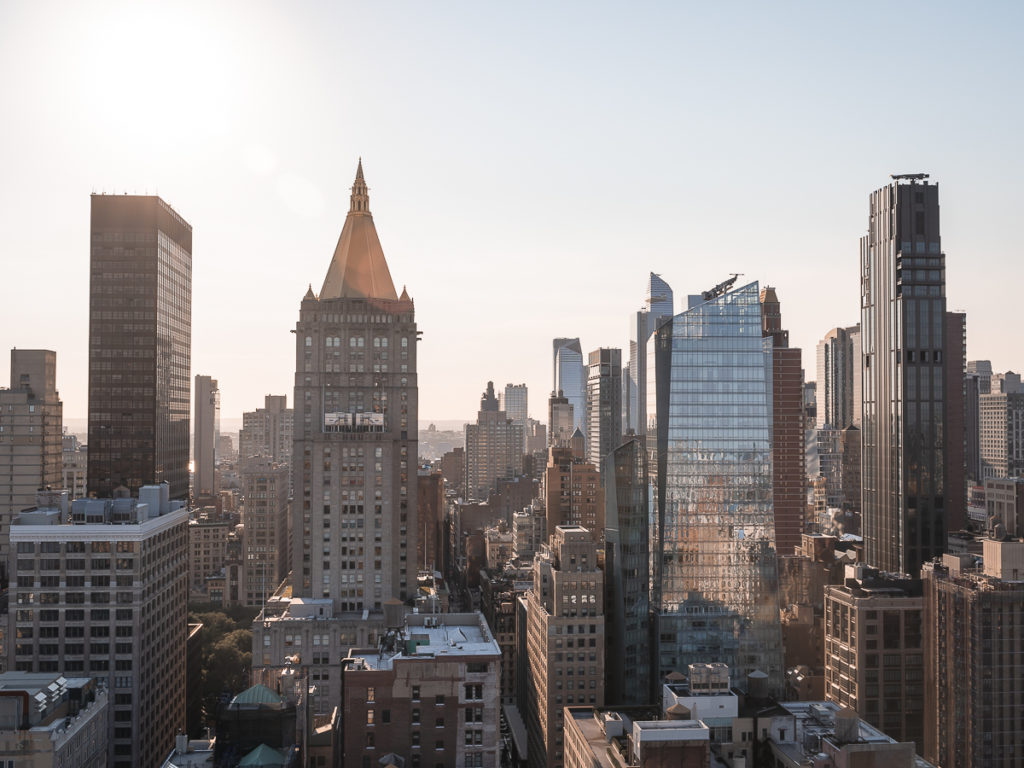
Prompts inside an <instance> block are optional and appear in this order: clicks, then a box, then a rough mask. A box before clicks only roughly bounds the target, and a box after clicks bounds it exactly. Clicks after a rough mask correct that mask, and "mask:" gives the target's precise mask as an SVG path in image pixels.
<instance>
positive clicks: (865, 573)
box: [825, 565, 924, 751]
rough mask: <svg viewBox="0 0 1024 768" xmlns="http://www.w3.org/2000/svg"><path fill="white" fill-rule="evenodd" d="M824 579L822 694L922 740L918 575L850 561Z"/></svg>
mask: <svg viewBox="0 0 1024 768" xmlns="http://www.w3.org/2000/svg"><path fill="white" fill-rule="evenodd" d="M846 570H847V578H846V580H845V583H844V584H842V585H831V586H826V587H825V698H826V699H828V700H829V701H834V702H836V703H837V704H839V705H840V706H843V707H850V708H851V709H854V710H856V711H857V712H858V713H859V714H860V715H862V716H863V717H864V719H865V720H867V721H868V722H869V723H871V724H872V725H873V726H875V727H876V728H880V729H881V730H883V731H885V732H886V733H887V734H889V735H890V736H892V737H893V738H894V739H896V740H897V741H913V742H914V743H915V744H916V745H917V750H918V751H921V750H922V749H923V748H924V738H923V737H924V730H923V729H924V721H923V715H924V711H923V706H922V703H921V702H922V696H923V693H924V656H923V654H924V642H923V634H922V630H923V627H922V610H923V607H924V602H923V598H922V596H921V581H920V579H910V578H907V577H904V576H894V575H892V574H886V573H884V572H881V571H877V570H875V569H872V568H867V567H865V566H863V565H851V566H847V568H846Z"/></svg>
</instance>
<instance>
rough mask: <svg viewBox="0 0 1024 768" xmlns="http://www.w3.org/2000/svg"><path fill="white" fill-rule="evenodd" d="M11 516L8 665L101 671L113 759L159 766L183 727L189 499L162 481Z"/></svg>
mask: <svg viewBox="0 0 1024 768" xmlns="http://www.w3.org/2000/svg"><path fill="white" fill-rule="evenodd" d="M40 502H41V503H40V505H39V506H38V508H33V509H32V510H30V511H27V512H23V513H22V514H21V515H20V516H19V517H18V519H17V520H16V522H15V524H14V525H12V526H11V547H12V549H13V550H14V551H15V553H16V554H15V555H14V556H13V557H12V562H13V563H14V569H15V571H14V572H13V573H12V574H11V576H12V578H11V588H10V601H11V607H12V610H11V611H10V613H9V614H8V632H7V636H8V637H10V638H18V639H17V640H16V641H15V642H12V643H10V644H9V647H8V669H11V670H16V671H18V672H49V673H60V674H62V675H64V676H65V677H74V676H82V675H87V676H90V677H97V678H101V679H104V680H105V681H106V684H107V688H108V690H109V691H110V695H111V702H110V704H111V715H110V729H109V731H108V733H107V739H108V744H109V746H110V750H109V753H108V759H109V763H108V765H109V766H110V768H135V767H136V766H141V765H159V764H160V762H161V760H163V758H164V757H165V756H166V755H167V754H168V753H169V752H170V751H171V749H172V748H173V747H174V735H175V734H176V733H177V732H179V731H184V729H185V690H186V688H185V642H186V631H187V629H188V622H187V619H186V605H187V600H188V594H187V591H188V530H187V528H188V510H187V508H186V507H185V506H184V503H183V502H181V501H171V500H170V499H169V488H168V486H167V485H166V484H162V485H159V486H146V487H143V488H141V489H140V490H139V499H138V500H136V499H129V498H120V499H77V500H76V501H74V502H72V503H71V507H70V513H71V520H72V522H71V523H67V522H65V520H66V519H67V517H68V511H69V510H68V503H67V496H66V494H65V493H63V492H61V493H57V492H54V493H50V494H42V495H41V496H40Z"/></svg>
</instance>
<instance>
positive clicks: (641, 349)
mask: <svg viewBox="0 0 1024 768" xmlns="http://www.w3.org/2000/svg"><path fill="white" fill-rule="evenodd" d="M673 302H674V299H673V296H672V288H671V287H670V286H669V284H668V283H666V282H665V281H664V280H662V279H661V276H660V275H656V274H654V273H653V272H651V273H650V275H648V278H647V296H646V298H645V299H644V308H643V309H641V310H638V311H637V312H636V314H635V315H634V316H633V317H631V318H630V330H631V334H630V337H631V338H630V341H629V362H628V363H627V364H626V366H625V369H626V373H625V375H624V377H623V382H624V384H623V389H622V410H623V412H624V418H623V434H628V433H629V431H630V430H633V433H634V434H637V435H642V434H645V432H646V429H647V424H646V419H647V342H648V341H649V340H650V338H651V334H652V333H654V331H655V329H656V328H657V327H658V325H659V323H661V322H662V321H664V320H667V319H669V318H670V317H672V315H673V314H675V312H674V311H673V309H672V307H673V306H674V304H673Z"/></svg>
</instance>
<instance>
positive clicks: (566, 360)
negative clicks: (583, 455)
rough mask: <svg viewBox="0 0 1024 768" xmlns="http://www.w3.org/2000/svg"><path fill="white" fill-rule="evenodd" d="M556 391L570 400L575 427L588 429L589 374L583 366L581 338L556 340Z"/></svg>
mask: <svg viewBox="0 0 1024 768" xmlns="http://www.w3.org/2000/svg"><path fill="white" fill-rule="evenodd" d="M553 346H554V357H553V359H554V391H555V392H560V393H561V394H562V395H563V396H564V397H565V398H567V399H568V400H569V405H571V406H572V412H573V428H574V429H575V428H576V427H579V428H580V429H583V430H585V429H586V424H585V420H586V412H587V411H586V388H587V374H586V372H585V371H584V368H583V348H582V347H581V346H580V340H579V339H555V341H554V345H553Z"/></svg>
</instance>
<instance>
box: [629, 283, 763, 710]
mask: <svg viewBox="0 0 1024 768" xmlns="http://www.w3.org/2000/svg"><path fill="white" fill-rule="evenodd" d="M730 285H731V281H726V283H724V284H722V285H720V286H716V288H715V289H712V290H711V291H708V292H706V293H704V294H702V295H700V296H693V297H691V298H690V308H689V309H688V310H687V311H685V312H682V313H680V314H678V315H676V316H675V317H673V318H672V319H671V321H666V322H664V323H662V324H661V325H660V326H659V327H658V329H657V331H655V333H654V335H653V336H652V337H651V341H650V345H649V348H648V352H647V363H648V373H647V382H648V388H649V395H648V398H647V407H648V418H647V424H648V429H647V450H648V454H649V472H650V477H651V486H652V489H653V503H654V505H655V507H654V509H653V510H652V514H651V522H652V530H651V563H652V568H651V570H652V573H651V577H652V582H651V583H652V595H651V607H652V612H653V613H654V616H655V620H656V627H655V628H654V631H653V633H652V636H653V637H656V638H658V644H659V650H658V669H657V670H652V674H654V673H656V674H657V676H658V677H659V678H663V677H664V676H665V675H667V674H669V673H671V672H673V671H675V670H678V669H680V668H683V667H685V666H687V665H688V664H694V663H707V662H711V661H720V662H723V663H726V664H728V665H729V666H730V668H732V669H734V670H736V671H737V675H738V676H739V677H740V679H744V680H745V679H746V677H747V675H748V673H750V672H752V671H754V670H760V671H761V672H763V673H764V674H766V675H768V679H769V687H770V689H771V690H774V691H777V692H779V693H781V691H782V686H783V669H782V660H783V655H782V635H781V629H780V624H779V610H778V565H777V561H776V548H775V522H774V515H773V499H772V439H773V431H772V391H773V378H772V377H773V364H772V353H773V342H772V339H771V338H763V337H762V311H761V302H760V290H759V287H758V284H757V283H756V282H755V283H750V284H749V285H746V286H743V287H741V288H736V289H735V290H729V286H730Z"/></svg>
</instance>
